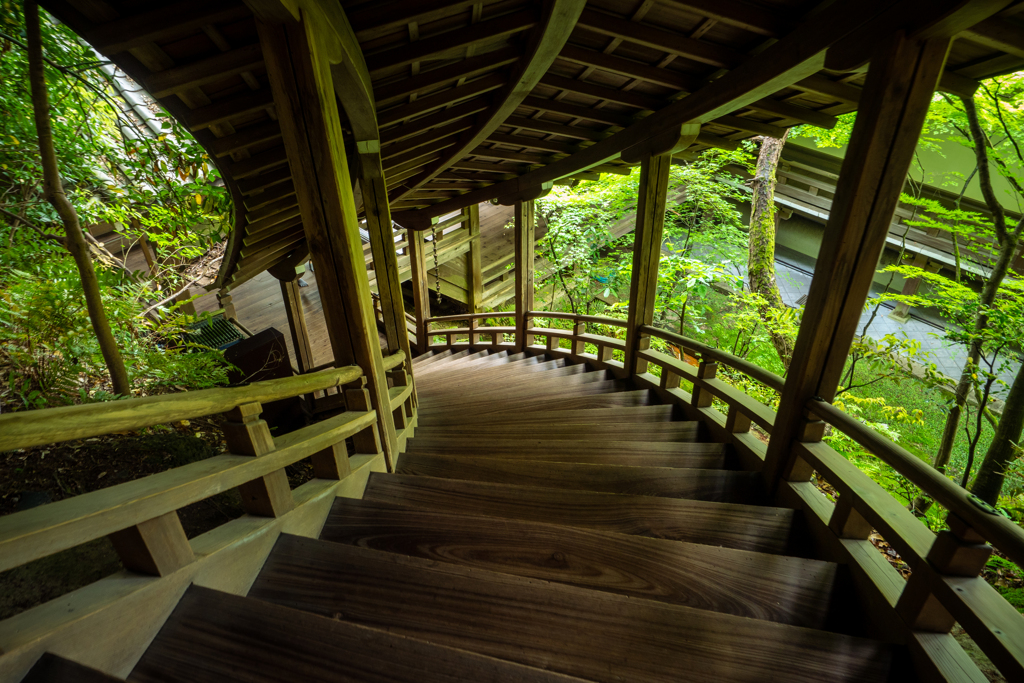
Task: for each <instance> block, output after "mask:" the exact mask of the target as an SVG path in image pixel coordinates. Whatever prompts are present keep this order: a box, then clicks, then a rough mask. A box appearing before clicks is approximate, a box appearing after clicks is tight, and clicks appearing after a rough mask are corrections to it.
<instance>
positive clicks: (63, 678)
mask: <svg viewBox="0 0 1024 683" xmlns="http://www.w3.org/2000/svg"><path fill="white" fill-rule="evenodd" d="M21 683H124V679H123V678H117V677H116V676H111V675H110V674H106V673H103V672H102V671H97V670H96V669H93V668H91V667H88V666H84V665H82V664H79V663H78V662H73V661H71V660H70V659H64V658H63V657H60V656H58V655H55V654H53V653H50V652H46V653H44V654H43V656H42V657H40V658H39V661H38V662H36V663H35V665H34V666H33V667H32V669H31V670H30V671H29V672H28V674H27V675H26V676H25V678H23V679H21Z"/></svg>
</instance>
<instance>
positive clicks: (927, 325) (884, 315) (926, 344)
mask: <svg viewBox="0 0 1024 683" xmlns="http://www.w3.org/2000/svg"><path fill="white" fill-rule="evenodd" d="M775 280H776V283H777V284H778V286H779V293H780V294H781V295H782V300H783V301H784V302H785V303H786V304H787V305H789V306H799V305H801V304H803V303H804V302H803V301H802V300H801V297H804V296H807V293H808V292H809V291H810V289H811V273H809V272H807V270H806V269H805V268H803V267H801V266H795V265H794V264H791V263H785V262H783V261H781V260H778V259H777V260H776V262H775ZM882 291H883V287H882V286H881V285H878V284H877V283H876V284H874V285H873V286H872V291H871V297H872V298H874V297H877V296H878V295H879V294H881V293H882ZM892 309H893V306H892V304H888V303H883V304H882V308H881V310H879V311H878V315H876V316H875V319H874V320H873V321H872V322H871V327H870V328H868V335H869V336H871V337H875V338H878V337H882V336H885V335H887V334H894V335H896V336H900V335H902V334H906V335H907V337H909V338H911V339H917V340H919V341H920V342H921V349H922V352H924V353H926V354H927V357H928V360H929V362H932V363H935V366H936V369H937V370H938V371H939V372H941V373H942V374H944V375H946V376H948V377H952V378H954V379H956V378H959V377H960V373H961V372H962V369H963V364H964V361H965V360H966V358H967V352H966V349H964V348H963V347H962V346H960V345H951V344H948V343H947V342H945V341H944V340H943V339H942V338H941V335H942V331H943V325H942V322H941V321H940V320H938V319H935V318H934V317H932V316H929V315H928V314H927V313H926V312H921V311H919V310H917V309H911V316H910V318H909V319H908V320H907V321H906V322H900V321H898V320H894V319H893V318H890V317H889V314H890V313H891V312H892ZM871 312H872V308H868V309H866V310H865V312H864V313H863V315H862V316H861V320H860V324H859V326H858V328H857V331H858V333H860V332H861V331H863V330H864V324H865V323H867V321H868V320H869V319H870V317H871ZM1018 365H1019V364H1014V365H1013V367H1012V368H1008V369H1007V370H1004V371H1003V372H1002V373H1000V377H1001V378H1002V379H1003V380H1004V381H1005V382H1006V383H1007V384H1011V383H1012V382H1013V375H1014V373H1015V372H1016V369H1017V367H1018ZM993 391H994V392H995V393H996V395H997V396H1002V395H1005V393H1006V391H1007V389H1006V388H1002V387H998V386H997V387H994V389H993Z"/></svg>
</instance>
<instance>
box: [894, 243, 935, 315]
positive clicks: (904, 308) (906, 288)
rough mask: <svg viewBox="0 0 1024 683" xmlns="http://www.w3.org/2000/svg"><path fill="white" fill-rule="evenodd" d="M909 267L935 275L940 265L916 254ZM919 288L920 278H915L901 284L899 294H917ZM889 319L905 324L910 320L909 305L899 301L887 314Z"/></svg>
mask: <svg viewBox="0 0 1024 683" xmlns="http://www.w3.org/2000/svg"><path fill="white" fill-rule="evenodd" d="M910 265H912V266H914V267H915V268H924V269H925V270H926V271H927V272H929V273H937V272H938V271H939V270H940V269H941V268H942V264H941V263H939V262H931V261H930V260H929V259H928V257H927V256H925V255H924V254H918V255H917V256H915V257H914V262H913V263H911V264H910ZM920 287H921V278H919V277H915V278H913V279H911V280H907V281H906V282H904V283H903V291H901V292H900V294H904V295H906V296H910V295H913V294H917V290H918V289H919V288H920ZM889 317H890V318H892V319H893V320H897V321H899V322H901V323H905V322H907V320H909V319H910V305H909V304H908V303H906V302H905V301H900V302H899V303H897V304H896V308H894V309H893V312H892V313H890V314H889Z"/></svg>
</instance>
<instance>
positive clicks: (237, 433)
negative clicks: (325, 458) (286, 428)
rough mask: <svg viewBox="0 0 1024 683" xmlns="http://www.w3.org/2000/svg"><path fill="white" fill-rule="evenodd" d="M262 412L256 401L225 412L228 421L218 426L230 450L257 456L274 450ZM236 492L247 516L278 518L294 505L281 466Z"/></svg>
mask: <svg viewBox="0 0 1024 683" xmlns="http://www.w3.org/2000/svg"><path fill="white" fill-rule="evenodd" d="M262 412H263V406H262V405H260V404H259V403H258V402H257V403H246V404H245V405H242V406H239V407H237V408H234V409H233V410H230V411H228V413H227V417H228V421H227V422H225V423H224V426H223V428H222V429H223V431H224V439H225V440H226V441H227V444H228V451H229V452H230V453H233V454H236V455H251V456H254V457H257V458H258V457H260V456H261V455H266V454H267V453H270V452H271V451H273V450H274V448H275V447H274V438H273V437H272V436H271V435H270V427H268V426H267V423H266V422H265V421H263V420H261V419H260V413H262ZM238 492H239V493H240V494H241V495H242V508H244V509H245V511H246V512H248V513H249V514H251V515H258V516H260V517H280V516H281V515H283V514H284V513H286V512H288V511H289V510H291V509H292V508H293V507H295V500H294V499H293V498H292V491H291V487H290V486H288V477H287V475H285V473H284V470H283V469H282V470H274V471H273V472H271V473H270V474H268V475H265V476H263V477H260V478H259V479H254V480H253V481H250V482H246V483H245V484H242V485H241V486H239V487H238Z"/></svg>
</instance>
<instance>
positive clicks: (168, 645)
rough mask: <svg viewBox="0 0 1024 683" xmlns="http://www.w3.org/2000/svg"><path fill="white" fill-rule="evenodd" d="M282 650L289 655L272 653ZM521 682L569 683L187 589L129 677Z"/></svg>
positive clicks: (280, 609)
mask: <svg viewBox="0 0 1024 683" xmlns="http://www.w3.org/2000/svg"><path fill="white" fill-rule="evenodd" d="M281 648H287V650H288V652H289V654H290V656H289V657H280V656H277V654H276V653H277V652H279V651H280V649H281ZM368 672H372V674H370V675H371V676H372V677H373V678H376V679H378V680H384V679H385V678H386V680H389V681H408V682H410V683H411V682H412V681H423V682H424V683H449V682H450V681H453V680H466V681H469V680H473V681H485V680H487V681H491V680H494V681H497V680H512V679H515V680H520V681H531V682H533V681H536V682H538V683H571V682H572V681H574V680H575V679H570V678H568V677H566V676H561V675H559V674H555V673H550V672H546V671H542V670H540V669H532V668H528V667H525V666H522V665H519V664H514V663H512V662H506V661H502V660H498V659H493V658H490V657H484V656H481V655H476V654H472V653H470V652H465V651H461V650H455V649H452V648H448V647H444V646H441V645H436V644H432V643H427V642H424V641H422V640H416V639H413V638H408V637H404V636H400V635H395V634H390V633H387V632H384V631H380V630H376V629H368V628H363V627H361V626H358V625H355V624H351V623H347V622H344V621H338V620H336V619H330V618H327V617H323V616H316V615H313V614H309V613H308V612H299V611H296V610H291V609H288V608H285V607H280V606H278V605H273V604H270V603H268V602H263V601H260V600H253V599H251V598H243V597H241V596H234V595H231V594H229V593H223V592H220V591H214V590H210V589H208V588H201V587H198V586H193V587H191V588H189V589H188V590H187V591H186V592H185V595H184V596H183V597H182V599H181V602H180V604H179V605H178V607H176V608H175V610H174V612H173V613H172V614H171V616H170V618H169V619H168V620H167V623H166V625H165V626H164V627H163V628H162V629H161V630H160V633H159V634H158V635H157V638H156V640H154V642H153V645H152V646H151V647H150V648H149V649H148V650H147V651H146V654H145V655H143V657H142V659H141V660H140V661H139V664H138V666H137V667H136V668H135V670H134V671H132V680H133V681H139V682H140V683H147V682H150V681H153V682H155V681H183V682H184V681H195V682H197V683H200V682H211V683H212V682H213V681H223V680H228V679H244V680H247V681H253V682H254V683H255V682H261V683H262V682H266V683H269V682H270V681H280V680H300V679H301V680H310V681H336V682H339V683H340V682H341V681H354V680H368V678H367V675H368Z"/></svg>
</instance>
